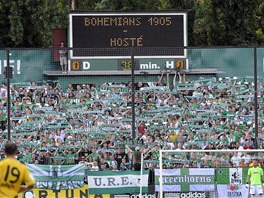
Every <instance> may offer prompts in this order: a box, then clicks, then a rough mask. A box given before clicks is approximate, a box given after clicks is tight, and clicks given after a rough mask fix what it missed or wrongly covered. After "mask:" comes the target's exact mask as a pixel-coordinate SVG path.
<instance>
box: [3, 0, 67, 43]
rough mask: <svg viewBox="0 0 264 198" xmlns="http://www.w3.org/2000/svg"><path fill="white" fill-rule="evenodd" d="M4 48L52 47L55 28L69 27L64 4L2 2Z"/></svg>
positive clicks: (59, 1) (61, 1)
mask: <svg viewBox="0 0 264 198" xmlns="http://www.w3.org/2000/svg"><path fill="white" fill-rule="evenodd" d="M0 11H1V12H0V13H1V14H0V18H1V20H0V21H1V22H0V28H1V30H3V32H4V34H2V35H1V36H0V41H1V47H50V46H52V30H53V28H66V27H67V26H68V19H67V16H68V5H67V3H65V1H64V0H53V1H50V0H16V1H10V0H0Z"/></svg>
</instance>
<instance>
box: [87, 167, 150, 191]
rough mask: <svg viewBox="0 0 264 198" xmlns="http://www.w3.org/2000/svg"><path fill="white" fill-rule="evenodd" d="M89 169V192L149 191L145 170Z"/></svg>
mask: <svg viewBox="0 0 264 198" xmlns="http://www.w3.org/2000/svg"><path fill="white" fill-rule="evenodd" d="M140 173H141V172H140V171H88V185H89V194H125V193H139V192H140V186H142V192H143V193H147V192H148V173H149V171H148V170H147V171H143V174H142V176H141V174H140Z"/></svg>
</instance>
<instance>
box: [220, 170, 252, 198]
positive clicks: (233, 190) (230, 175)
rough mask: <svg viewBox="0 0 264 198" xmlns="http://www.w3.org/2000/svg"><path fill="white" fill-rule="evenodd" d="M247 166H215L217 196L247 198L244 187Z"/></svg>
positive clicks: (246, 189) (221, 197)
mask: <svg viewBox="0 0 264 198" xmlns="http://www.w3.org/2000/svg"><path fill="white" fill-rule="evenodd" d="M247 171H248V168H216V181H217V191H218V197H219V198H247V197H248V188H246V185H245V184H246V178H247Z"/></svg>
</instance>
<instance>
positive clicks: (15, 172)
mask: <svg viewBox="0 0 264 198" xmlns="http://www.w3.org/2000/svg"><path fill="white" fill-rule="evenodd" d="M5 155H6V159H4V160H2V161H0V197H1V198H16V197H17V196H18V193H19V192H23V191H26V190H28V189H31V188H33V187H34V185H35V180H34V179H33V178H32V177H31V176H30V173H29V170H28V168H27V167H26V166H25V165H24V164H22V163H21V162H19V161H18V160H17V159H16V158H15V156H16V155H17V146H16V144H14V143H12V142H8V143H6V144H5Z"/></svg>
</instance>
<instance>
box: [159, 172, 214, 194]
mask: <svg viewBox="0 0 264 198" xmlns="http://www.w3.org/2000/svg"><path fill="white" fill-rule="evenodd" d="M161 174H162V191H163V192H190V191H214V169H213V168H181V169H162V173H161ZM159 177H160V169H155V191H156V192H159V190H160V186H159V184H160V182H159Z"/></svg>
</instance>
